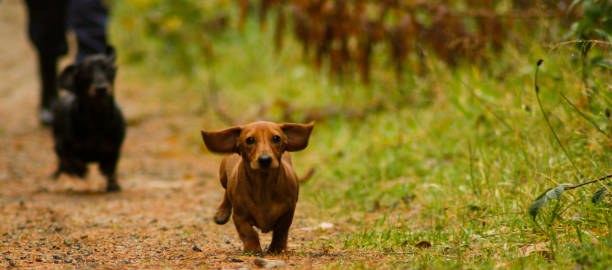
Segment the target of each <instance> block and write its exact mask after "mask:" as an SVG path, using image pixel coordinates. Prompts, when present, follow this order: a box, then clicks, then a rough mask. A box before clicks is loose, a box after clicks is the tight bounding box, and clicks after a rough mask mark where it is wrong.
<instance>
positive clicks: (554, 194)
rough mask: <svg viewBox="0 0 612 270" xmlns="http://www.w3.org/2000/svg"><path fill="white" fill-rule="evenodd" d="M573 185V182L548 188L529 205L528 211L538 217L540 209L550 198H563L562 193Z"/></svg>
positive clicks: (533, 216)
mask: <svg viewBox="0 0 612 270" xmlns="http://www.w3.org/2000/svg"><path fill="white" fill-rule="evenodd" d="M567 186H571V184H561V185H558V186H556V187H554V188H550V189H547V190H546V191H544V193H542V194H540V196H538V198H536V200H535V201H534V202H533V203H532V204H531V205H530V206H529V209H528V212H529V215H531V217H532V218H533V219H535V218H536V216H537V215H538V213H539V212H540V209H542V207H544V206H545V205H546V203H547V202H548V201H550V200H558V199H560V198H561V194H563V192H564V191H565V187H567Z"/></svg>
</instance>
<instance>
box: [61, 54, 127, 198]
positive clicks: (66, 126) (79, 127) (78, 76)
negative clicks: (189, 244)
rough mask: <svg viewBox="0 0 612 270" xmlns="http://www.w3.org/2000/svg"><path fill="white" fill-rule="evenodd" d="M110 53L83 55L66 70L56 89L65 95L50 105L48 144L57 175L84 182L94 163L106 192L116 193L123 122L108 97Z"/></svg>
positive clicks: (111, 74) (110, 90) (112, 73)
mask: <svg viewBox="0 0 612 270" xmlns="http://www.w3.org/2000/svg"><path fill="white" fill-rule="evenodd" d="M114 61H115V52H114V49H113V48H111V47H109V48H108V49H107V52H106V53H105V54H97V55H92V56H88V57H87V58H85V59H84V60H83V61H82V62H81V63H77V64H73V65H70V66H68V67H67V68H66V69H64V70H63V71H62V73H61V74H60V76H59V80H58V84H59V88H61V89H66V90H68V93H66V94H65V95H62V96H61V97H60V98H59V99H58V100H57V101H56V102H55V104H54V105H53V113H54V120H53V139H54V141H55V152H56V154H57V157H58V163H59V165H58V168H57V171H55V173H54V174H53V177H54V178H57V177H59V176H60V174H62V173H67V174H69V175H75V176H78V177H81V178H83V177H85V175H86V174H87V163H89V162H97V163H98V165H99V169H100V172H101V173H102V174H103V175H104V176H105V177H106V179H107V187H106V191H107V192H112V191H119V190H120V187H119V183H118V182H117V175H116V168H117V162H118V161H119V154H120V150H121V145H122V143H123V139H124V137H125V120H124V118H123V114H122V113H121V110H120V109H119V106H118V105H117V103H116V102H115V99H114V95H113V85H114V80H115V73H116V70H117V68H116V66H115V63H114Z"/></svg>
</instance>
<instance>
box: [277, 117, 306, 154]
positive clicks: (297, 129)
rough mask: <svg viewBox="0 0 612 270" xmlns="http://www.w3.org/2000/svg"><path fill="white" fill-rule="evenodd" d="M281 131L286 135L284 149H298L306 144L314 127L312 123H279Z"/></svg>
mask: <svg viewBox="0 0 612 270" xmlns="http://www.w3.org/2000/svg"><path fill="white" fill-rule="evenodd" d="M280 127H281V129H282V130H283V133H285V136H286V137H287V144H286V150H287V151H300V150H302V149H304V148H306V146H308V138H310V132H312V128H313V127H314V123H313V122H310V123H308V124H293V123H285V124H281V125H280Z"/></svg>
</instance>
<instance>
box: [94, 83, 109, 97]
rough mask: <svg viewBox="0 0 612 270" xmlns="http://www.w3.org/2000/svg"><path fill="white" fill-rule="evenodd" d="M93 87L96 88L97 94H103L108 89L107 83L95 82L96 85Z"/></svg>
mask: <svg viewBox="0 0 612 270" xmlns="http://www.w3.org/2000/svg"><path fill="white" fill-rule="evenodd" d="M94 88H95V89H96V94H97V95H104V94H106V92H107V91H108V85H107V84H97V85H95V86H94Z"/></svg>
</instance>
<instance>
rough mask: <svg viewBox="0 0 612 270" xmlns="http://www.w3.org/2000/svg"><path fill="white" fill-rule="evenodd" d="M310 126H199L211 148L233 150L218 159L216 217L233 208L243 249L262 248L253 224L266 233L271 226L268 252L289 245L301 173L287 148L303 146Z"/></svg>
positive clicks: (225, 218)
mask: <svg viewBox="0 0 612 270" xmlns="http://www.w3.org/2000/svg"><path fill="white" fill-rule="evenodd" d="M312 128H313V123H310V124H290V123H286V124H276V123H271V122H255V123H251V124H248V125H245V126H238V127H232V128H228V129H225V130H222V131H218V132H206V131H202V138H203V139H204V143H205V144H206V147H208V149H209V150H210V151H212V152H217V153H232V154H230V155H228V156H226V157H225V158H224V159H223V161H222V162H221V168H220V171H219V178H220V181H221V185H222V186H223V188H225V195H224V196H223V201H222V202H221V205H219V208H218V209H217V213H216V214H215V217H214V220H215V222H216V223H217V224H225V223H226V222H227V221H228V220H229V217H230V214H231V213H232V210H233V219H234V225H235V226H236V230H237V231H238V235H239V236H240V240H242V242H243V244H244V251H245V252H261V246H260V243H259V235H258V234H257V232H256V231H255V230H254V229H253V226H255V227H257V228H259V229H260V230H261V231H262V232H264V233H267V232H269V231H273V234H272V243H271V244H270V248H269V249H268V252H272V253H278V252H282V251H283V250H285V249H286V248H287V235H288V233H289V227H290V226H291V222H292V220H293V213H294V211H295V206H296V204H297V200H298V192H299V183H300V181H301V179H298V177H297V175H296V173H295V171H294V169H293V164H292V162H291V156H290V154H289V153H288V152H286V151H299V150H302V149H304V148H306V146H307V145H308V139H309V137H310V132H311V131H312ZM276 136H278V137H276Z"/></svg>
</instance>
